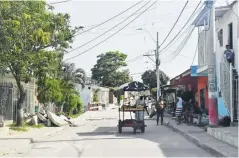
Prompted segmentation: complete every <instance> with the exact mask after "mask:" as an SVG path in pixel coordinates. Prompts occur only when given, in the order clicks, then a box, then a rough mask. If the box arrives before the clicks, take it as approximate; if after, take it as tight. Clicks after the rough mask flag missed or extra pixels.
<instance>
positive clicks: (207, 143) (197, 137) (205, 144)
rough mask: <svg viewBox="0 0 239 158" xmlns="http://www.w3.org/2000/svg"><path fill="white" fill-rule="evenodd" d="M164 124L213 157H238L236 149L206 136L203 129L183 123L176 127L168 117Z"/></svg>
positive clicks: (174, 122)
mask: <svg viewBox="0 0 239 158" xmlns="http://www.w3.org/2000/svg"><path fill="white" fill-rule="evenodd" d="M164 124H165V126H167V127H169V128H172V129H173V130H174V131H175V132H177V133H180V134H182V135H183V136H184V137H185V138H187V139H188V140H189V141H191V142H192V143H194V144H196V145H198V146H200V147H201V148H203V149H204V150H207V151H208V152H210V153H212V154H213V155H217V156H219V157H238V149H237V148H235V147H233V146H231V145H229V144H226V143H224V142H222V141H220V140H218V139H216V138H214V137H212V136H210V135H208V134H207V133H206V131H205V130H204V129H203V128H199V127H196V126H189V125H186V124H183V123H182V124H181V125H177V123H176V121H175V120H172V119H171V118H170V117H165V118H164Z"/></svg>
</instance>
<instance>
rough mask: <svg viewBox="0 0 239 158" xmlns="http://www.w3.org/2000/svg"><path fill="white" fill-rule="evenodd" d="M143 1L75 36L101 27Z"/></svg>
mask: <svg viewBox="0 0 239 158" xmlns="http://www.w3.org/2000/svg"><path fill="white" fill-rule="evenodd" d="M142 2H143V0H141V1H139V2H137V3H136V4H134V5H132V6H131V7H129V8H127V9H126V10H124V11H122V12H120V13H119V14H117V15H115V16H113V17H111V18H109V19H108V20H106V21H103V22H101V23H99V24H97V25H95V26H93V27H91V28H89V29H87V30H85V31H83V32H80V33H78V34H76V35H75V36H78V35H81V34H83V33H85V32H88V31H91V30H93V29H94V28H97V27H99V26H101V25H103V24H105V23H107V22H109V21H111V20H113V19H115V18H116V17H118V16H120V15H122V14H124V13H125V12H127V11H128V10H130V9H132V8H134V7H135V6H137V5H138V4H140V3H142Z"/></svg>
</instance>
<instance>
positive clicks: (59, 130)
mask: <svg viewBox="0 0 239 158" xmlns="http://www.w3.org/2000/svg"><path fill="white" fill-rule="evenodd" d="M52 128H54V127H52ZM67 128H69V126H68V125H65V126H62V127H61V128H60V129H57V130H54V131H52V132H49V133H46V134H44V135H43V136H41V138H43V137H47V136H52V135H54V134H56V133H58V132H61V131H63V130H65V129H67ZM41 138H40V139H41ZM38 140H39V139H38ZM38 140H37V139H34V138H30V144H33V143H35V142H37V141H38Z"/></svg>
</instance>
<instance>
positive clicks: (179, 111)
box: [175, 93, 183, 124]
mask: <svg viewBox="0 0 239 158" xmlns="http://www.w3.org/2000/svg"><path fill="white" fill-rule="evenodd" d="M176 102H177V104H176V112H175V115H176V117H177V121H178V123H177V124H181V121H182V111H183V100H182V98H181V95H180V94H179V93H178V94H177V98H176Z"/></svg>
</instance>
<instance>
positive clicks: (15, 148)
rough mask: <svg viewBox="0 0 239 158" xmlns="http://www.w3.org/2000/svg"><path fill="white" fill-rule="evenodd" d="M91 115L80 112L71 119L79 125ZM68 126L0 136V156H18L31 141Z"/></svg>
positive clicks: (26, 149) (28, 146) (27, 147)
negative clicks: (76, 116) (78, 115)
mask: <svg viewBox="0 0 239 158" xmlns="http://www.w3.org/2000/svg"><path fill="white" fill-rule="evenodd" d="M89 115H91V114H90V113H89V112H86V113H84V114H82V115H81V116H80V117H78V118H75V119H72V121H73V122H74V123H76V124H77V125H80V124H81V122H83V120H84V118H85V117H89ZM67 128H69V126H68V125H67V126H63V127H43V128H40V129H30V131H28V132H16V133H15V134H14V135H9V136H5V137H0V142H1V143H0V157H1V156H10V157H14V156H20V155H21V154H23V153H26V152H27V151H28V150H29V149H30V148H31V145H32V143H33V142H35V141H38V140H41V139H43V138H45V137H49V138H50V137H51V136H53V135H55V134H56V133H58V132H61V131H63V130H66V129H67Z"/></svg>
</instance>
